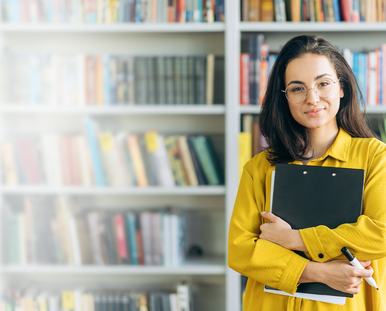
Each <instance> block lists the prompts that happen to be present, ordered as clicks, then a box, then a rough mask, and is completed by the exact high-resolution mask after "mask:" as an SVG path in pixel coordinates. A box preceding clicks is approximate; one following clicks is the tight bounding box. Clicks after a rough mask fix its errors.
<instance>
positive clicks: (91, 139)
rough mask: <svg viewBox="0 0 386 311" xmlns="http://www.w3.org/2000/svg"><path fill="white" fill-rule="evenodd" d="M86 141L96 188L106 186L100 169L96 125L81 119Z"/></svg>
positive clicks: (86, 118)
mask: <svg viewBox="0 0 386 311" xmlns="http://www.w3.org/2000/svg"><path fill="white" fill-rule="evenodd" d="M83 124H84V128H85V133H86V139H87V142H88V147H89V150H90V155H91V163H92V167H93V170H94V177H95V183H96V185H97V186H106V179H105V176H104V172H103V168H102V159H101V154H100V148H99V140H98V133H97V129H96V124H95V122H94V121H93V120H91V119H90V118H88V117H85V118H84V119H83Z"/></svg>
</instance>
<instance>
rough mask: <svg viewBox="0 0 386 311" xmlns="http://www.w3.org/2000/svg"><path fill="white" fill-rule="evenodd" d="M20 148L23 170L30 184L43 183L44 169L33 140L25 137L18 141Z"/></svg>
mask: <svg viewBox="0 0 386 311" xmlns="http://www.w3.org/2000/svg"><path fill="white" fill-rule="evenodd" d="M17 146H18V149H19V150H20V158H21V164H22V170H23V172H24V175H25V176H26V181H27V183H28V184H33V185H36V184H41V183H42V181H43V178H42V177H43V176H42V171H41V169H40V168H39V162H38V158H37V152H36V148H35V146H34V144H33V143H32V141H30V140H27V139H24V140H20V141H18V143H17Z"/></svg>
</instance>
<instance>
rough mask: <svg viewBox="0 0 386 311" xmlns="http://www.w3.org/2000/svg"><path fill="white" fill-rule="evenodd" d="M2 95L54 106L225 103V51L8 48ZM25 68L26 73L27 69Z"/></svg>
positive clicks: (17, 101)
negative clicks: (175, 53) (114, 52)
mask: <svg viewBox="0 0 386 311" xmlns="http://www.w3.org/2000/svg"><path fill="white" fill-rule="evenodd" d="M4 64H5V68H4V69H5V73H4V74H6V79H4V81H5V82H4V83H5V84H4V85H5V87H4V89H5V90H6V92H5V93H4V95H3V96H4V99H3V100H4V101H5V102H8V103H10V104H24V105H25V104H30V105H54V106H77V107H82V106H114V105H118V104H121V105H127V104H130V105H133V104H138V105H141V104H171V105H173V104H180V105H184V104H185V105H194V104H201V105H204V104H207V105H210V104H213V103H220V104H223V103H224V57H223V56H216V57H215V55H213V54H209V55H192V56H173V55H170V56H154V57H135V56H127V55H109V54H105V55H84V54H81V55H60V54H53V55H45V54H16V53H9V54H7V56H6V58H5V61H4ZM26 73H27V74H26Z"/></svg>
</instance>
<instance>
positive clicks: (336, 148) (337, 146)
mask: <svg viewBox="0 0 386 311" xmlns="http://www.w3.org/2000/svg"><path fill="white" fill-rule="evenodd" d="M351 139H352V138H351V136H350V135H349V134H348V133H347V132H346V131H345V130H343V129H342V128H340V129H339V133H338V136H337V137H336V139H335V141H334V143H333V144H332V146H331V147H330V149H328V150H327V152H326V154H325V155H324V156H323V157H322V158H320V159H319V160H324V159H325V158H327V157H328V156H330V157H332V158H335V159H337V160H339V161H343V162H347V160H348V155H349V150H350V145H351Z"/></svg>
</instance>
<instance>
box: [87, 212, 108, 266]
mask: <svg viewBox="0 0 386 311" xmlns="http://www.w3.org/2000/svg"><path fill="white" fill-rule="evenodd" d="M87 224H88V230H89V232H90V239H91V249H92V253H93V259H94V263H95V264H97V265H103V264H104V261H103V254H102V247H101V240H100V232H99V214H98V213H97V212H90V213H88V214H87Z"/></svg>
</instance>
